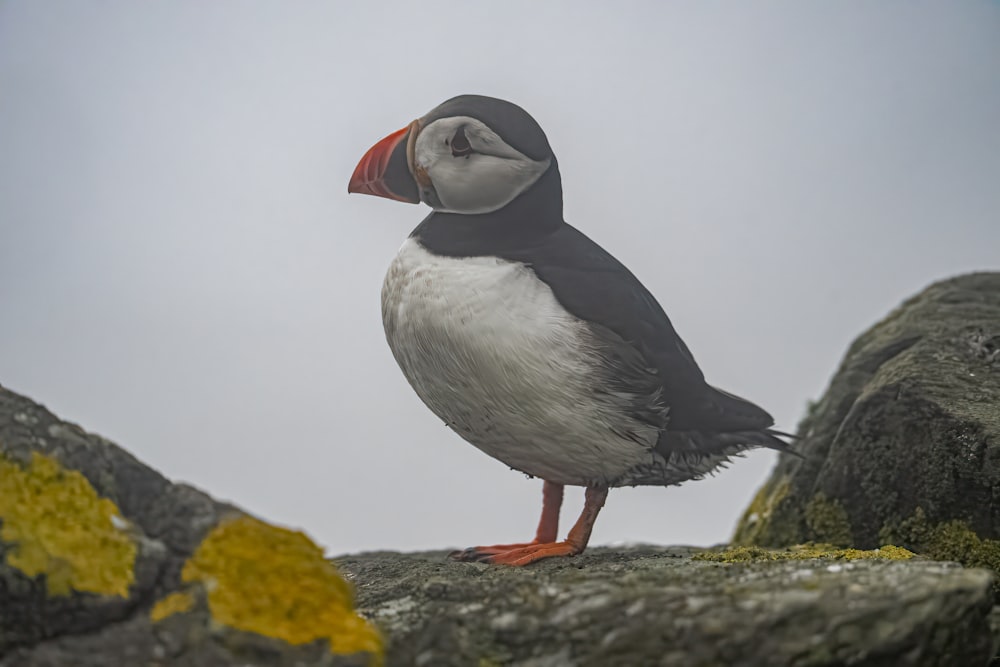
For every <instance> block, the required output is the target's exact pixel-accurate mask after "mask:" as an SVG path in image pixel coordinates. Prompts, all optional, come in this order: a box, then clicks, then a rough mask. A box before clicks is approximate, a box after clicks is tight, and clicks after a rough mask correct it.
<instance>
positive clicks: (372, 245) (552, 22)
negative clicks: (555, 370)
mask: <svg viewBox="0 0 1000 667" xmlns="http://www.w3.org/2000/svg"><path fill="white" fill-rule="evenodd" d="M998 72H1000V3H997V2H949V3H944V2H941V3H934V2H880V3H871V2H861V1H858V2H827V3H800V2H785V3H774V2H767V3H763V2H752V3H751V2H730V3H721V2H720V3H715V2H711V3H709V2H689V3H674V4H669V5H668V4H666V3H658V2H648V3H641V2H615V3H606V2H602V3H596V2H595V3H579V2H574V3H569V2H566V3H547V4H544V5H542V4H541V3H534V2H510V1H505V2H495V3H476V4H473V3H459V2H442V1H434V0H425V1H424V2H421V3H400V4H398V5H393V4H392V3H386V2H379V3H335V2H312V3H310V2H295V3H276V2H249V1H245V2H244V1H241V2H212V3H205V2H200V1H197V2H196V1H189V2H158V3H135V2H129V1H122V2H88V3H79V2H52V1H50V2H34V1H29V0H21V1H10V0H8V1H7V2H3V3H2V4H0V304H2V311H0V312H2V326H0V383H3V384H4V385H5V386H7V387H9V388H11V389H14V390H16V391H20V392H23V393H27V394H29V395H30V396H32V397H34V398H36V399H38V400H40V401H42V402H43V403H45V404H46V405H47V406H49V407H50V408H51V409H52V410H54V411H56V412H57V413H58V414H60V415H61V416H63V417H64V418H67V419H70V420H73V421H78V422H79V423H81V424H82V425H84V426H85V427H86V428H88V429H90V430H93V431H96V432H99V433H101V434H103V435H105V436H107V437H109V438H111V439H113V440H115V441H117V442H119V443H120V444H122V445H124V446H125V447H127V448H128V449H130V450H131V451H132V452H133V453H135V454H136V455H137V456H139V457H140V458H141V459H143V460H144V461H145V462H147V463H148V464H150V465H152V466H155V467H156V468H158V469H159V470H161V471H162V472H163V473H165V474H166V475H168V476H170V477H171V478H174V479H178V480H186V481H189V482H192V483H194V484H196V485H198V486H201V487H203V488H205V489H206V490H208V491H210V492H211V493H213V494H214V495H216V496H217V497H220V498H225V499H230V500H233V501H235V502H237V503H239V504H241V505H242V506H244V507H246V508H247V509H249V510H250V511H253V512H255V513H259V514H261V515H263V516H265V517H267V518H269V519H272V520H275V521H279V522H282V523H285V524H289V525H292V526H296V527H301V528H303V529H305V530H306V531H307V532H309V533H310V534H311V535H313V536H314V537H316V538H317V539H318V540H319V541H320V542H322V543H323V544H325V545H326V546H327V547H328V548H329V549H330V550H331V551H333V552H345V551H357V550H361V549H373V548H393V549H415V548H430V547H446V546H456V547H465V546H469V545H472V544H477V543H491V542H498V541H511V540H518V539H527V538H530V537H531V535H532V534H533V531H534V527H535V522H536V520H537V514H538V511H539V508H540V495H541V494H540V486H541V483H540V482H539V481H537V480H530V481H529V480H526V479H525V478H524V477H523V476H522V475H520V474H519V473H515V472H511V471H509V470H508V469H507V468H506V467H505V466H504V465H503V464H501V463H499V462H497V461H494V460H492V459H490V458H488V457H487V456H485V455H484V454H481V453H480V452H478V451H477V450H475V449H474V448H473V447H471V446H470V445H467V444H465V443H464V442H463V441H461V440H460V439H459V438H458V436H456V435H455V434H454V433H452V432H450V431H449V430H448V429H446V428H445V427H444V426H443V425H442V424H441V423H440V422H439V421H438V420H437V418H435V417H434V416H433V415H432V414H431V413H430V412H429V411H428V410H427V409H426V408H424V407H423V405H422V404H421V403H420V402H419V400H418V399H417V397H416V396H415V395H414V394H413V393H412V391H411V390H410V388H409V386H408V385H407V384H406V381H405V380H404V379H403V376H402V374H401V373H400V372H399V370H398V369H397V368H396V365H395V362H394V361H393V359H392V356H391V354H390V353H389V350H388V347H387V346H386V344H385V341H384V338H383V334H382V325H381V321H380V310H379V290H380V287H381V283H382V277H383V274H384V271H385V268H386V266H387V264H388V262H389V261H390V259H391V258H392V256H393V255H394V254H395V252H396V249H397V248H398V247H399V245H400V244H401V243H402V241H403V240H404V238H405V237H406V235H407V234H408V233H409V231H410V230H411V229H412V228H413V227H414V226H415V225H416V224H417V223H418V222H419V221H420V220H421V218H422V217H423V216H424V215H425V214H426V210H423V209H421V208H418V207H416V206H406V205H403V204H398V203H395V202H389V201H387V200H379V199H376V198H373V197H361V196H357V195H352V196H350V197H349V196H348V195H347V194H346V188H347V180H348V177H349V176H350V173H351V170H352V169H353V168H354V165H355V163H356V162H357V161H358V159H359V158H360V157H361V155H362V154H363V153H364V151H365V150H366V149H367V148H368V147H369V146H370V145H371V144H372V143H374V142H375V141H376V140H378V139H380V138H381V137H383V136H384V135H386V134H388V133H389V132H391V131H393V130H396V129H398V128H400V127H402V126H403V125H405V124H406V123H407V122H409V121H410V120H411V119H413V118H415V117H417V116H420V115H422V114H423V113H425V112H426V111H428V110H429V109H431V108H432V107H434V106H435V105H436V104H438V103H439V102H441V101H443V100H444V99H446V98H448V97H451V96H453V95H456V94H460V93H473V92H474V93H481V94H487V95H493V96H498V97H504V98H507V99H510V100H512V101H514V102H517V103H518V104H520V105H522V106H523V107H525V108H526V109H527V110H528V111H529V112H530V113H532V114H533V115H534V116H535V118H537V119H538V121H539V122H540V123H541V125H542V126H543V127H544V128H545V129H546V131H547V133H548V136H549V140H550V142H551V144H552V146H553V148H554V150H555V152H556V155H557V156H558V157H559V161H560V168H561V171H562V174H563V183H564V189H565V201H566V205H565V210H566V216H567V219H568V220H569V221H570V222H572V223H573V224H575V225H576V226H577V227H580V228H581V229H583V230H584V231H585V232H586V233H587V234H589V235H590V236H591V237H592V238H594V239H595V240H596V241H598V242H599V243H601V244H602V245H604V246H605V247H606V248H608V249H609V250H610V251H611V252H612V253H614V254H615V255H616V256H617V257H619V258H620V259H621V260H622V261H623V262H625V264H626V265H628V266H629V267H630V268H631V269H632V270H633V271H634V272H635V273H636V274H637V275H638V276H639V277H640V278H641V279H642V280H643V281H644V282H645V283H646V285H647V286H648V287H649V288H650V289H651V290H652V292H653V293H654V294H656V295H657V297H658V298H659V299H660V301H661V303H662V304H663V305H664V307H665V309H666V310H667V312H668V314H669V315H670V316H671V318H672V319H673V322H674V324H675V326H676V327H677V329H678V331H679V332H680V333H681V335H682V336H683V337H684V338H685V340H686V341H687V343H688V345H689V346H690V348H691V349H692V351H693V352H694V354H695V356H696V358H697V359H698V361H699V363H700V364H701V366H702V368H703V370H704V371H705V373H706V375H707V376H708V378H709V380H710V381H711V382H713V383H714V384H716V385H718V386H721V387H723V388H725V389H727V390H729V391H732V392H735V393H738V394H741V395H744V396H747V397H748V398H751V399H753V400H755V401H757V402H759V403H760V404H761V405H763V406H764V407H766V408H767V409H769V410H770V411H771V412H772V414H774V416H775V418H776V419H777V421H778V424H779V426H781V427H783V428H787V429H791V428H794V426H795V424H796V422H797V421H798V419H799V418H800V416H801V414H802V412H803V408H804V406H805V403H806V401H807V400H808V399H810V398H815V397H817V396H818V395H819V394H820V393H821V392H822V391H823V388H824V387H825V385H826V382H827V380H828V379H829V377H830V375H831V374H832V372H833V371H834V369H835V366H836V364H837V363H838V361H839V359H840V357H841V355H842V354H843V352H844V350H845V349H846V346H847V345H848V343H849V342H850V341H851V340H852V338H853V337H854V336H856V335H857V334H858V333H860V332H861V331H862V330H863V329H865V328H866V327H868V326H869V325H870V324H871V323H873V322H874V321H875V320H876V319H878V318H880V317H881V316H883V315H884V314H885V313H886V312H887V311H888V310H889V309H890V308H892V307H893V306H895V305H896V304H897V303H898V302H899V301H900V300H901V299H903V298H904V297H906V296H907V295H909V294H911V293H913V292H915V291H917V290H919V289H921V288H922V287H924V286H925V285H926V284H927V283H929V282H931V281H933V280H936V279H939V278H943V277H946V276H950V275H954V274H957V273H962V272H966V271H971V270H976V269H998V268H1000V219H998V213H1000V76H998ZM772 463H773V456H772V455H771V454H770V453H766V452H756V453H753V454H752V455H750V456H748V457H747V458H746V459H744V460H740V461H737V462H736V463H735V464H734V465H733V466H732V467H731V468H730V469H729V470H727V471H724V472H723V473H722V474H720V475H718V476H716V477H714V478H712V479H709V480H706V481H702V482H692V483H689V484H686V485H684V486H682V487H672V488H665V489H664V488H644V489H622V490H617V491H614V492H612V494H611V496H610V498H609V501H608V505H607V507H606V509H605V511H604V513H603V515H602V517H601V519H600V520H599V521H598V522H597V527H596V530H595V533H594V541H595V542H596V543H608V542H615V541H621V540H626V541H652V542H659V543H696V544H708V543H712V542H717V541H722V540H725V539H726V538H727V537H728V536H729V534H730V531H731V529H732V526H733V524H734V522H735V521H736V519H737V517H738V515H739V513H740V512H741V510H742V509H743V508H744V506H745V505H746V503H747V502H748V500H749V499H750V497H751V496H752V494H753V492H754V490H755V489H756V488H757V486H758V485H759V484H760V483H761V482H762V481H763V479H764V478H765V476H766V474H767V472H768V470H769V468H770V466H771V465H772ZM579 506H580V493H579V492H576V493H573V494H570V496H569V499H568V503H567V507H566V508H565V509H564V520H563V526H564V529H565V527H566V526H567V525H569V523H571V522H572V521H573V520H574V519H575V516H576V513H577V512H578V510H579Z"/></svg>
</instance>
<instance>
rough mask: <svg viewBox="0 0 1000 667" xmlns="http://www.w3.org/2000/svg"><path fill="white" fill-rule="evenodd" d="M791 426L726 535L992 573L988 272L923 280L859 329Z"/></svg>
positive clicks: (998, 382)
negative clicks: (924, 559)
mask: <svg viewBox="0 0 1000 667" xmlns="http://www.w3.org/2000/svg"><path fill="white" fill-rule="evenodd" d="M799 435H800V437H801V439H800V440H799V441H798V443H797V444H796V447H795V448H796V450H797V451H798V452H799V453H801V454H802V455H803V456H804V458H801V459H798V458H795V457H792V456H788V455H783V456H782V458H781V459H780V460H779V463H778V465H777V467H776V468H775V470H774V472H773V473H772V475H771V477H770V479H769V480H768V481H767V482H766V484H765V485H764V486H763V488H761V490H760V491H759V492H758V494H757V496H756V498H755V499H754V501H753V503H752V504H751V506H750V507H749V508H747V510H746V512H745V514H744V516H743V518H742V520H741V521H740V523H739V526H738V527H737V530H736V534H735V537H734V541H735V542H737V543H740V544H759V545H765V546H787V545H792V544H798V543H801V542H807V541H817V542H828V543H833V544H838V545H841V546H854V547H858V548H862V549H871V548H873V547H877V546H880V545H883V544H895V545H899V546H902V547H906V548H908V549H911V550H913V551H916V552H918V553H921V554H926V555H928V556H930V557H932V558H939V559H944V560H957V561H960V562H963V563H965V564H968V565H983V566H987V567H990V568H993V569H994V570H1000V541H998V540H1000V273H978V274H972V275H966V276H961V277H958V278H954V279H951V280H946V281H943V282H940V283H937V284H935V285H932V286H931V287H929V288H927V289H926V290H924V291H923V292H922V293H920V294H918V295H917V296H915V297H913V298H911V299H909V300H908V301H906V302H905V303H903V305H901V306H900V307H899V308H897V309H896V310H895V311H893V312H892V313H890V314H889V315H888V317H886V318H885V319H884V320H882V321H881V322H879V323H878V324H876V325H875V326H874V327H872V328H871V329H870V330H869V331H867V332H865V333H864V334H862V335H861V336H860V337H859V338H858V339H857V340H856V341H855V342H854V344H853V345H851V347H850V349H849V350H848V352H847V355H846V357H845V358H844V360H843V362H842V363H841V366H840V368H839V370H838V371H837V373H836V375H835V376H834V377H833V380H832V381H831V383H830V386H829V388H828V389H827V392H826V394H825V395H824V396H823V398H822V399H820V400H819V401H818V402H817V403H815V404H813V405H812V406H811V407H810V410H809V414H808V415H807V416H806V418H805V419H804V420H803V422H802V424H801V426H800V428H799Z"/></svg>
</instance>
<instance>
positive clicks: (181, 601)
mask: <svg viewBox="0 0 1000 667" xmlns="http://www.w3.org/2000/svg"><path fill="white" fill-rule="evenodd" d="M193 607H194V597H193V596H192V595H191V594H190V593H171V594H170V595H168V596H166V597H165V598H163V599H162V600H160V601H158V602H157V603H156V604H155V605H153V608H152V609H151V610H150V612H149V620H151V621H152V622H153V623H159V622H160V621H162V620H163V619H165V618H168V617H170V616H173V615H174V614H183V613H185V612H188V611H191V609H192V608H193Z"/></svg>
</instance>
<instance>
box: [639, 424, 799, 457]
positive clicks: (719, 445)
mask: <svg viewBox="0 0 1000 667" xmlns="http://www.w3.org/2000/svg"><path fill="white" fill-rule="evenodd" d="M782 438H790V439H792V440H794V439H795V436H793V435H791V434H788V433H784V432H782V431H776V430H774V429H770V428H767V429H759V430H746V431H723V432H714V433H713V432H705V431H667V432H666V433H664V434H663V436H661V438H660V442H659V443H657V449H659V450H661V451H662V452H673V453H679V454H680V453H688V454H705V455H724V456H729V455H732V454H735V453H738V452H741V451H743V450H745V449H753V448H755V447H766V448H767V449H776V450H778V451H779V452H785V453H787V454H792V455H793V456H798V457H800V458H801V457H802V455H801V454H799V453H798V452H796V451H795V450H794V449H792V447H791V445H790V444H789V443H787V442H785V441H784V440H782Z"/></svg>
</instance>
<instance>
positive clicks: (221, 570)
mask: <svg viewBox="0 0 1000 667" xmlns="http://www.w3.org/2000/svg"><path fill="white" fill-rule="evenodd" d="M181 578H182V579H183V580H184V581H185V582H195V581H197V582H202V583H203V584H204V585H205V589H206V591H207V592H208V606H209V610H210V612H211V614H212V617H213V618H214V619H215V620H216V621H218V622H220V623H222V624H224V625H227V626H229V627H232V628H236V629H238V630H244V631H247V632H255V633H257V634H260V635H264V636H267V637H273V638H275V639H280V640H283V641H286V642H288V643H289V644H304V643H308V642H313V641H316V640H326V641H328V642H329V645H330V650H331V652H333V653H337V654H351V653H365V652H367V653H369V654H371V655H373V656H376V658H375V659H376V660H381V655H382V640H381V638H380V636H379V634H378V632H377V631H376V630H375V629H374V628H373V627H372V626H371V625H369V624H368V623H367V622H366V621H365V620H364V619H363V618H361V617H360V616H358V615H357V614H356V613H354V611H353V599H352V593H351V590H350V587H349V586H348V584H347V582H345V581H344V580H343V579H342V578H341V576H340V574H339V573H338V572H337V570H336V569H335V568H334V566H333V565H332V564H331V563H330V562H329V561H327V560H326V559H325V558H324V557H323V552H322V550H320V548H319V547H318V546H316V545H315V544H314V543H313V542H312V541H311V540H310V539H309V538H308V537H306V536H305V535H303V534H302V533H300V532H296V531H292V530H286V529H283V528H277V527H275V526H270V525H268V524H266V523H264V522H262V521H259V520H257V519H254V518H251V517H247V516H241V517H239V518H236V519H231V520H228V521H224V522H222V523H221V524H220V525H218V526H217V527H216V528H215V529H214V530H213V531H212V532H211V533H209V535H208V536H207V537H206V538H205V540H204V541H203V542H202V543H201V545H200V546H199V547H198V550H197V551H196V552H195V554H194V555H193V556H192V557H191V559H190V560H189V561H188V562H187V563H186V564H185V566H184V569H183V571H182V573H181Z"/></svg>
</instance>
